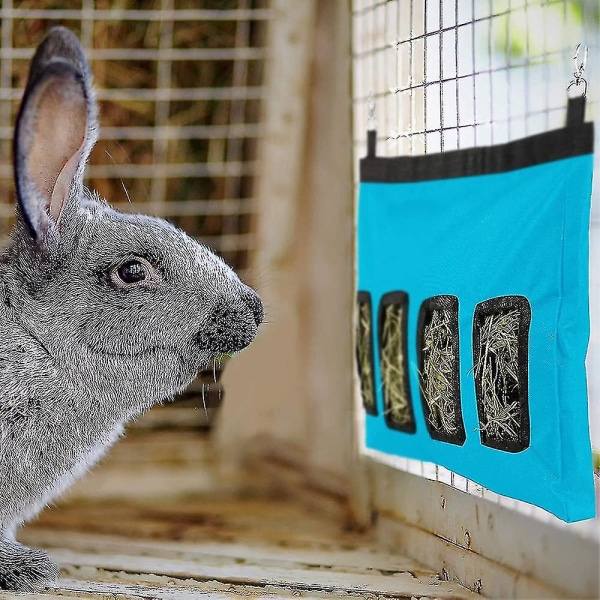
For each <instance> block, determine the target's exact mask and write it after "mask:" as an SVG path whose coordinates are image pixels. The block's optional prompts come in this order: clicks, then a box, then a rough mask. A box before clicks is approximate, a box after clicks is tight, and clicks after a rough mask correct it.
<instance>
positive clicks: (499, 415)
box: [356, 98, 595, 521]
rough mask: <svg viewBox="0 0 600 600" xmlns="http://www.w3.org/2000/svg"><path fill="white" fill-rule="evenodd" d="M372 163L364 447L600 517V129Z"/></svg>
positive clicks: (575, 126) (578, 128)
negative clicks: (599, 140) (596, 252)
mask: <svg viewBox="0 0 600 600" xmlns="http://www.w3.org/2000/svg"><path fill="white" fill-rule="evenodd" d="M584 110H585V99H584V98H576V99H571V100H569V108H568V114H567V125H566V127H564V128H562V129H559V130H554V131H550V132H547V133H543V134H540V135H535V136H531V137H528V138H524V139H521V140H517V141H515V142H511V143H508V144H504V145H498V146H491V147H484V148H473V149H468V150H458V151H453V152H446V153H442V154H435V155H425V156H418V157H394V158H382V157H377V156H376V153H375V132H369V150H368V155H367V156H366V157H365V158H363V159H362V160H361V163H360V189H359V218H358V273H359V276H358V289H359V292H358V299H357V300H358V302H357V304H358V307H357V315H358V316H357V348H356V353H357V364H358V370H359V374H360V380H361V391H362V397H363V404H364V408H365V411H366V447H367V448H369V449H373V450H377V451H379V452H383V453H386V454H389V455H397V456H404V457H409V458H415V459H420V460H424V461H431V462H434V463H437V464H440V465H443V466H445V467H447V468H449V469H451V470H452V471H455V472H456V473H459V474H461V475H463V476H465V477H468V478H469V479H472V480H474V481H476V482H478V483H480V484H481V485H483V486H485V487H486V488H488V489H491V490H493V491H495V492H497V493H500V494H504V495H507V496H511V497H514V498H518V499H521V500H525V501H527V502H530V503H532V504H536V505H538V506H541V507H543V508H545V509H546V510H548V511H550V512H552V513H554V514H555V515H557V516H558V517H560V518H561V519H563V520H565V521H577V520H581V519H587V518H592V517H594V515H595V499H594V483H593V469H592V452H591V444H590V436H589V424H588V412H587V389H586V373H585V355H586V351H587V344H588V337H589V314H588V288H589V285H588V237H589V236H588V232H589V212H590V196H591V182H592V171H593V157H592V152H593V124H592V123H585V122H584V117H583V115H584Z"/></svg>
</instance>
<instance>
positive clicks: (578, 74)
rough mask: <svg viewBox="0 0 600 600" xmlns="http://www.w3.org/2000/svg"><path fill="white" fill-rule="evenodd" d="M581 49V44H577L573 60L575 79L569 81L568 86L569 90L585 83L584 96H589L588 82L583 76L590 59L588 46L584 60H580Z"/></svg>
mask: <svg viewBox="0 0 600 600" xmlns="http://www.w3.org/2000/svg"><path fill="white" fill-rule="evenodd" d="M580 50H581V44H577V48H575V55H574V56H573V62H574V63H575V70H574V71H573V79H571V81H570V82H569V85H568V86H567V91H569V90H570V89H571V88H572V87H573V86H575V87H579V86H580V85H581V84H583V94H582V96H584V97H585V96H587V88H588V82H587V80H586V79H585V77H584V76H583V72H584V71H585V67H586V65H587V59H588V47H587V46H585V50H584V54H583V60H582V61H581V62H580V61H579V51H580Z"/></svg>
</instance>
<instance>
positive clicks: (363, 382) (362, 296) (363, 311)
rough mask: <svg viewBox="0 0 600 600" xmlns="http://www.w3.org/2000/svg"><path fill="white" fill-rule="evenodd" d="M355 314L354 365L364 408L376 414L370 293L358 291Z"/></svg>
mask: <svg viewBox="0 0 600 600" xmlns="http://www.w3.org/2000/svg"><path fill="white" fill-rule="evenodd" d="M356 306H357V316H356V365H357V368H358V376H359V378H360V393H361V396H362V401H363V406H364V409H365V410H366V411H367V412H368V413H369V414H371V415H376V414H377V399H376V395H375V362H374V360H373V310H372V307H371V294H369V292H358V295H357V302H356Z"/></svg>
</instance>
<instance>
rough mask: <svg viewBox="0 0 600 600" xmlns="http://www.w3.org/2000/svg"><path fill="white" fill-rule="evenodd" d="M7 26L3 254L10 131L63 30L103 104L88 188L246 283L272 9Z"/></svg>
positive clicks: (119, 6)
mask: <svg viewBox="0 0 600 600" xmlns="http://www.w3.org/2000/svg"><path fill="white" fill-rule="evenodd" d="M0 18H1V20H2V21H1V29H0V37H1V48H0V246H2V245H5V244H6V243H7V242H8V234H9V232H10V230H11V228H12V226H13V224H14V203H15V197H14V186H13V182H12V166H11V163H12V157H11V147H12V144H11V140H12V126H13V124H14V121H15V116H16V113H17V110H18V106H19V102H20V98H21V94H22V90H23V87H24V85H25V81H26V78H27V73H28V66H29V60H30V58H31V56H32V55H33V51H34V48H35V47H36V46H37V44H38V43H39V42H40V41H41V40H42V38H43V37H44V35H45V34H46V33H47V31H48V30H49V28H50V27H52V26H53V25H64V26H66V27H68V28H69V29H71V30H72V31H73V32H74V33H76V34H77V35H78V37H79V38H80V39H81V41H82V44H83V46H84V48H85V50H86V54H87V56H88V59H89V61H90V66H91V69H92V72H93V75H94V81H95V86H96V89H97V97H98V101H99V105H100V121H101V131H100V139H99V141H98V143H97V145H96V147H95V149H94V151H93V153H92V155H91V158H90V164H89V165H88V168H87V185H88V186H89V187H90V188H92V189H96V190H97V191H98V192H99V193H100V194H101V195H102V196H104V197H105V198H106V199H107V200H108V201H109V202H110V203H111V204H112V205H113V206H114V207H115V208H117V209H119V210H122V211H130V212H139V213H146V214H151V215H155V216H159V217H163V218H166V219H168V220H170V221H171V222H173V223H174V224H175V225H177V226H179V227H181V228H183V229H184V230H186V231H187V232H188V233H189V234H190V235H192V236H194V237H195V238H197V239H198V240H199V241H201V242H204V243H206V244H207V245H209V246H210V247H211V248H213V249H214V250H215V251H217V252H218V253H219V254H220V255H221V256H222V257H223V258H224V259H225V261H226V262H228V264H230V265H231V266H232V267H233V268H234V269H236V270H237V271H238V273H240V275H241V276H242V277H244V276H245V275H247V273H246V268H247V265H248V255H249V253H250V252H251V250H252V229H251V223H252V215H253V210H254V209H253V206H254V205H253V200H252V196H253V182H254V177H255V175H256V148H257V143H258V140H259V137H260V103H261V99H262V97H263V87H262V74H263V63H264V36H265V29H266V26H267V23H268V20H269V10H268V6H267V2H266V0H218V1H217V0H203V1H202V2H201V3H198V2H194V1H193V0H144V1H142V2H133V1H132V0H123V1H119V2H117V3H115V2H109V1H108V0H79V1H77V2H65V1H60V0H31V1H24V2H19V3H14V4H13V2H12V1H11V0H3V2H2V8H1V9H0ZM218 374H219V373H218V370H215V372H212V371H211V372H210V373H205V374H204V377H203V378H201V379H200V380H199V381H198V382H197V383H196V385H195V386H193V387H192V392H191V394H192V396H193V398H192V400H191V402H193V403H194V404H195V403H197V400H198V399H199V397H200V395H203V396H204V397H203V400H204V402H205V403H207V404H208V405H209V406H211V405H213V406H214V405H216V404H218V402H219V400H220V398H221V397H222V389H221V386H220V383H219V382H218V379H219V377H218ZM204 383H206V384H207V385H208V384H210V386H211V388H212V389H210V390H208V389H205V387H204ZM188 396H189V393H188ZM179 404H180V405H181V402H180V403H179Z"/></svg>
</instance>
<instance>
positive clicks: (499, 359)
mask: <svg viewBox="0 0 600 600" xmlns="http://www.w3.org/2000/svg"><path fill="white" fill-rule="evenodd" d="M518 333H519V311H517V310H508V311H505V312H497V313H492V314H489V315H485V316H484V317H483V320H482V324H481V327H480V338H479V357H478V360H477V362H476V364H475V366H474V372H475V376H476V377H477V378H478V379H479V381H480V385H481V403H482V407H483V414H484V419H483V422H482V423H480V427H481V431H482V432H484V433H485V434H486V435H487V436H489V437H491V438H494V439H496V440H501V441H502V440H510V441H518V440H519V439H520V433H521V431H520V428H521V425H520V410H521V407H520V402H519V399H520V393H519V392H520V390H519V377H518V364H519V363H518V360H519V355H518V353H519V339H518Z"/></svg>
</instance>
